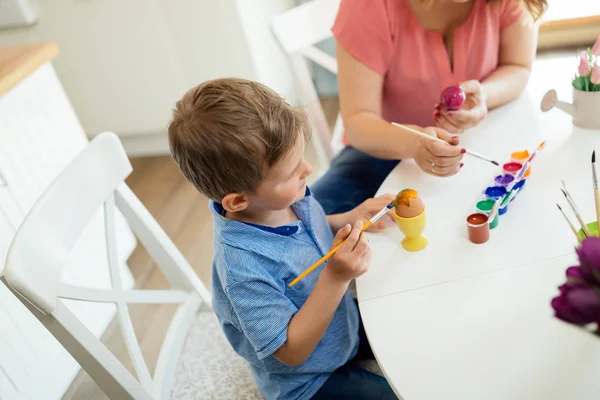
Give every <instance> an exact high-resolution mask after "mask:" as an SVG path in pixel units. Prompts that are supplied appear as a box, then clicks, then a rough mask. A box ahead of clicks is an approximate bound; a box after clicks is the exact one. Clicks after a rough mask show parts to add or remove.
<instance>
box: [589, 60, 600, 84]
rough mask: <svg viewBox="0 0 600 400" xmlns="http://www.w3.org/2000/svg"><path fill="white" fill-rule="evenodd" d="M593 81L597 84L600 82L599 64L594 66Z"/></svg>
mask: <svg viewBox="0 0 600 400" xmlns="http://www.w3.org/2000/svg"><path fill="white" fill-rule="evenodd" d="M591 81H592V83H593V84H594V85H597V84H599V83H600V67H599V66H598V64H595V65H594V67H593V68H592V79H591Z"/></svg>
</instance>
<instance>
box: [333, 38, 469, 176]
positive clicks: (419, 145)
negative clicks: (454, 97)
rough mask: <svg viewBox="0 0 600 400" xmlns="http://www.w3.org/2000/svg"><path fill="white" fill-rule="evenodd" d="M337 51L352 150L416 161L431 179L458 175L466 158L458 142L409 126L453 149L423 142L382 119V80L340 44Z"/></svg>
mask: <svg viewBox="0 0 600 400" xmlns="http://www.w3.org/2000/svg"><path fill="white" fill-rule="evenodd" d="M336 47H337V61H338V82H339V91H340V111H341V114H342V119H343V121H344V129H345V130H346V135H347V136H348V140H349V141H350V143H351V144H352V146H354V147H356V148H357V149H358V150H360V151H362V152H364V153H367V154H369V155H371V156H373V157H377V158H382V159H393V160H399V159H400V160H401V159H410V158H413V159H414V160H415V162H416V163H417V165H418V166H419V167H420V168H421V169H422V170H423V171H425V172H427V173H429V174H432V175H437V176H450V175H454V174H455V173H456V172H458V170H459V169H460V167H461V165H460V160H461V159H462V155H463V153H461V149H460V147H458V144H459V140H458V138H457V137H453V136H452V135H451V134H449V133H448V132H446V131H445V130H444V129H439V128H421V127H419V126H415V125H407V126H410V127H411V128H415V129H417V130H420V131H422V132H425V133H427V134H428V135H431V136H437V137H439V138H440V139H443V140H444V141H446V142H447V143H449V144H450V145H446V144H441V143H438V142H434V141H432V140H428V139H421V138H419V137H418V136H416V135H413V134H412V133H407V132H406V131H403V130H402V129H399V128H397V127H394V126H393V125H392V124H390V123H389V122H387V121H385V120H384V119H382V118H381V93H382V87H383V77H382V76H381V75H379V74H378V73H377V72H375V71H373V70H371V69H370V68H368V67H367V66H366V65H364V64H363V63H361V62H360V61H358V60H356V59H355V58H354V57H352V55H351V54H350V53H348V51H347V50H346V49H344V48H343V47H342V46H341V45H340V44H336ZM395 122H399V123H402V121H395Z"/></svg>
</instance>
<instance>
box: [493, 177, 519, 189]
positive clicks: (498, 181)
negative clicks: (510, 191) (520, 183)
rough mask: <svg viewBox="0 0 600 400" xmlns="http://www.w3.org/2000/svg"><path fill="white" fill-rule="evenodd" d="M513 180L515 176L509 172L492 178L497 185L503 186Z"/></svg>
mask: <svg viewBox="0 0 600 400" xmlns="http://www.w3.org/2000/svg"><path fill="white" fill-rule="evenodd" d="M514 180H515V177H514V176H513V175H510V174H504V175H498V176H497V177H496V178H494V182H496V184H497V185H499V186H504V187H507V186H508V185H510V184H511V183H512V181H514Z"/></svg>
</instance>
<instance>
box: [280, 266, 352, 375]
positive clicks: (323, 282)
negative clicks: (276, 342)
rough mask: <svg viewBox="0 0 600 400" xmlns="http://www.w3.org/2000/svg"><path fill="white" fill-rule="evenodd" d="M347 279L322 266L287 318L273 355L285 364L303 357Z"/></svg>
mask: <svg viewBox="0 0 600 400" xmlns="http://www.w3.org/2000/svg"><path fill="white" fill-rule="evenodd" d="M348 283H349V281H343V280H340V279H337V278H336V277H335V276H334V275H333V274H332V273H331V271H330V269H329V268H324V269H323V272H321V276H320V277H319V279H318V281H317V284H316V285H315V287H314V289H313V291H312V293H311V294H310V296H309V297H308V299H307V300H306V302H305V303H304V305H303V306H302V308H300V310H299V311H298V312H297V313H296V315H294V317H293V318H292V320H291V321H290V324H289V325H288V331H287V340H286V341H285V343H284V344H283V346H281V347H280V348H279V349H278V350H277V351H275V352H274V353H273V356H274V357H275V358H277V359H278V360H279V361H281V362H282V363H284V364H286V365H289V366H296V365H300V364H302V363H303V362H304V361H306V359H307V358H308V357H309V356H310V355H311V354H312V352H313V351H314V349H315V347H317V344H318V343H319V341H320V340H321V338H322V337H323V335H324V334H325V332H326V331H327V328H328V327H329V324H330V323H331V320H332V318H333V315H334V314H335V311H336V310H337V308H338V306H339V304H340V301H341V300H342V297H343V296H344V293H346V290H347V289H348Z"/></svg>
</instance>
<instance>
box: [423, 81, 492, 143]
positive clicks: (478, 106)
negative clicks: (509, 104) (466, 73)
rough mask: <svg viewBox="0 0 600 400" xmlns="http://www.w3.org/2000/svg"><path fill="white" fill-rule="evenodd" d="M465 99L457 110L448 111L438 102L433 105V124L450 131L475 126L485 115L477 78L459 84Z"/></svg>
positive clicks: (459, 130)
mask: <svg viewBox="0 0 600 400" xmlns="http://www.w3.org/2000/svg"><path fill="white" fill-rule="evenodd" d="M460 86H461V87H462V88H463V90H464V91H465V94H466V95H467V99H466V100H465V103H464V104H463V105H462V107H461V108H460V109H459V110H456V111H450V110H447V109H446V108H445V107H442V106H440V105H439V104H438V105H436V106H435V111H434V118H435V125H436V126H437V127H439V128H443V129H445V130H447V131H448V132H450V133H462V132H463V131H464V130H465V129H469V128H472V127H474V126H477V124H479V122H481V121H482V120H483V119H484V118H485V117H486V116H487V112H488V109H487V105H486V97H485V93H484V91H483V88H482V86H481V83H480V82H479V81H477V80H471V81H466V82H463V83H461V84H460Z"/></svg>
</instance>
